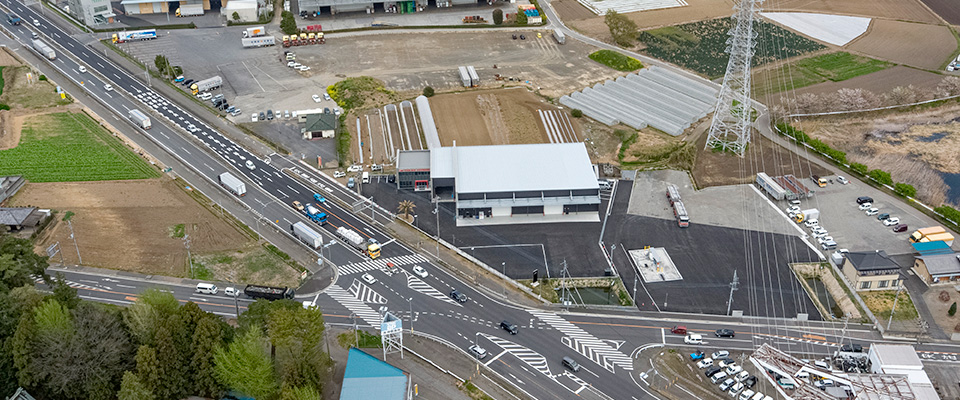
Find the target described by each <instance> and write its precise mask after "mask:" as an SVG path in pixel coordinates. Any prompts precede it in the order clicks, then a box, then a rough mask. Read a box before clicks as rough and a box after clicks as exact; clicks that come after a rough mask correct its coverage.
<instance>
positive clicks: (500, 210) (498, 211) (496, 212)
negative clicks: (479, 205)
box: [491, 207, 511, 217]
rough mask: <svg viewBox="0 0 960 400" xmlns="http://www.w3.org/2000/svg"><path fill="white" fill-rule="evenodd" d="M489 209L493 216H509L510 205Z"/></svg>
mask: <svg viewBox="0 0 960 400" xmlns="http://www.w3.org/2000/svg"><path fill="white" fill-rule="evenodd" d="M491 211H492V214H493V216H494V217H509V216H510V214H511V209H510V207H493V208H491Z"/></svg>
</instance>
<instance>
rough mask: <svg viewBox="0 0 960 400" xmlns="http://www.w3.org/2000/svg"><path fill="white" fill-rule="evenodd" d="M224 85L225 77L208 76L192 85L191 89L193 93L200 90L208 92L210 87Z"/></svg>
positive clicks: (214, 87)
mask: <svg viewBox="0 0 960 400" xmlns="http://www.w3.org/2000/svg"><path fill="white" fill-rule="evenodd" d="M222 85H223V78H221V77H219V76H215V77H213V78H207V79H204V80H202V81H200V82H197V83H194V84H192V85H190V90H192V91H193V94H197V93H200V92H206V91H208V90H210V89H216V88H218V87H220V86H222Z"/></svg>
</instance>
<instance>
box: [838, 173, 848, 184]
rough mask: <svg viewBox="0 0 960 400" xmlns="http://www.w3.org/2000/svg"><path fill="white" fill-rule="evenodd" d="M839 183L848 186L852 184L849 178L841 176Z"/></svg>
mask: <svg viewBox="0 0 960 400" xmlns="http://www.w3.org/2000/svg"><path fill="white" fill-rule="evenodd" d="M837 182H840V184H841V185H846V184H848V183H850V181H848V180H847V178H844V177H842V176H839V175H838V176H837Z"/></svg>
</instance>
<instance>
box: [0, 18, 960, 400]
mask: <svg viewBox="0 0 960 400" xmlns="http://www.w3.org/2000/svg"><path fill="white" fill-rule="evenodd" d="M0 5H3V6H4V7H6V8H7V10H5V11H9V10H10V9H12V10H13V11H14V12H15V13H17V14H18V15H20V16H21V17H23V18H24V19H25V20H27V21H31V20H32V19H38V20H39V21H40V27H39V29H37V28H35V27H33V26H32V25H28V24H26V23H25V24H24V25H21V26H8V25H7V26H5V28H6V29H8V30H9V31H10V32H11V33H12V34H13V35H14V36H15V37H16V39H17V40H18V41H19V42H20V43H22V44H24V45H25V47H26V48H27V49H29V45H28V43H29V41H30V35H31V33H32V32H31V30H33V29H37V30H38V31H39V32H40V35H41V37H42V38H43V39H44V41H46V42H47V43H48V44H56V47H55V50H56V51H57V54H58V57H57V58H56V60H53V61H52V62H51V63H50V64H51V65H52V66H53V67H55V68H56V69H57V70H58V71H59V72H60V73H61V74H62V76H61V77H55V79H57V80H63V79H69V80H72V81H74V82H77V83H78V84H80V85H82V87H83V88H84V89H85V90H86V91H87V92H88V94H90V95H91V96H93V97H95V98H97V99H98V100H99V101H100V102H101V103H103V104H104V105H105V106H106V107H108V108H110V109H111V110H112V111H113V112H114V113H115V114H116V116H115V117H117V118H118V119H126V115H127V111H128V110H130V109H133V108H137V109H140V110H142V111H146V112H148V113H149V114H150V115H151V116H152V117H153V119H154V124H153V128H152V129H150V130H148V131H142V130H139V128H136V127H135V126H134V125H133V124H129V125H122V124H121V125H119V128H120V129H121V130H124V131H133V130H138V131H139V133H140V134H142V135H144V137H147V138H149V139H150V140H151V141H153V142H156V143H158V144H159V145H160V146H162V148H163V149H165V150H166V151H167V152H169V153H170V154H172V155H174V156H176V157H177V158H179V159H180V160H181V161H182V162H183V163H185V164H187V165H189V166H190V167H191V169H192V170H193V171H194V172H196V173H197V174H200V175H202V176H203V177H204V178H205V179H208V180H210V181H211V182H216V181H217V176H218V175H219V174H220V173H223V172H227V171H229V172H231V173H232V174H234V175H237V176H240V177H241V178H242V179H243V180H244V181H245V182H246V183H247V188H248V193H247V195H246V196H244V197H241V198H237V201H239V202H242V203H243V204H246V205H247V206H248V207H249V208H250V209H251V210H253V211H254V212H256V213H259V214H261V215H264V217H265V218H266V219H267V220H270V221H280V222H277V224H278V225H279V227H281V229H286V227H288V226H289V224H290V223H293V222H295V221H304V222H305V223H312V222H310V221H309V220H308V219H306V218H305V217H304V216H303V215H302V214H299V213H297V212H295V210H293V209H292V208H291V207H290V206H289V203H290V202H292V201H294V200H298V201H300V202H302V203H313V202H314V201H313V198H312V195H313V193H315V192H320V193H323V194H324V195H325V196H327V197H329V198H331V200H330V201H327V202H326V203H325V204H323V205H321V208H322V209H323V210H324V211H326V212H327V213H328V214H330V215H331V217H330V222H329V223H328V224H327V225H326V226H324V227H322V228H318V230H320V231H322V232H324V233H325V234H326V235H327V237H328V239H329V238H332V235H331V232H332V230H334V229H336V227H339V226H347V227H349V228H351V229H354V230H356V231H358V232H359V233H360V234H362V235H364V236H365V237H368V238H374V239H376V240H378V241H379V242H380V243H383V244H384V247H383V250H382V257H381V258H379V259H377V260H370V259H369V258H366V257H364V256H363V255H361V254H359V253H357V252H356V251H354V250H353V249H351V248H349V247H347V246H345V245H343V244H342V243H340V242H336V243H338V244H337V245H336V246H331V248H330V250H331V251H330V254H329V259H330V261H331V262H332V263H333V264H335V265H337V267H336V268H337V272H338V273H337V279H336V281H335V282H334V283H333V284H331V285H330V286H328V287H326V288H325V290H324V291H323V292H322V293H321V294H319V295H317V296H316V303H317V305H318V306H319V307H320V308H321V309H322V310H323V312H324V314H325V315H326V318H327V321H328V322H329V323H332V324H340V325H343V326H348V325H352V324H356V325H358V326H361V327H378V326H379V320H380V317H381V312H382V311H389V312H391V313H393V314H395V315H397V316H399V317H401V318H403V320H404V325H405V326H404V329H405V330H407V331H408V332H410V333H414V334H420V335H427V336H430V337H433V338H435V339H437V340H441V341H443V342H446V343H447V344H449V345H450V346H452V347H453V348H456V349H460V350H463V351H464V356H465V357H468V355H467V353H466V352H465V351H466V349H467V348H468V347H469V346H470V345H472V344H479V345H480V346H481V347H483V348H484V349H486V350H487V351H488V352H489V355H488V356H487V357H485V358H484V359H482V360H479V362H480V363H483V364H484V365H486V366H487V367H489V368H490V370H492V371H494V372H495V373H497V374H499V375H500V376H502V377H503V378H504V380H506V381H508V382H511V383H513V384H514V385H515V386H516V387H518V388H519V389H520V390H522V391H524V392H525V393H526V394H527V395H528V396H529V397H531V398H540V399H548V398H596V399H603V398H614V399H632V398H635V399H640V398H654V397H653V396H652V395H651V394H649V393H648V392H647V389H646V387H645V385H644V383H643V380H642V379H640V375H639V374H640V373H642V372H646V371H647V370H648V368H646V367H644V366H642V365H638V363H637V362H636V358H635V357H636V354H637V352H638V351H639V350H640V349H642V348H644V347H645V346H651V345H654V346H658V345H681V344H682V336H678V335H673V334H670V333H669V328H670V327H671V326H673V325H674V324H676V323H685V324H686V325H687V327H688V328H689V329H691V330H692V331H694V332H698V333H707V334H709V333H710V332H712V331H713V330H714V329H717V328H731V329H735V330H736V331H737V337H736V338H729V339H728V338H725V339H719V338H716V339H711V338H708V339H707V341H706V343H705V344H704V345H703V346H702V347H703V348H704V349H705V350H708V349H718V348H725V349H740V350H749V349H753V348H755V347H756V346H758V345H759V344H761V343H771V344H773V345H775V346H776V347H778V348H781V349H784V350H788V351H792V352H803V353H810V354H828V353H831V352H832V351H833V349H835V348H836V345H837V343H840V342H841V341H842V340H841V337H843V336H846V337H848V338H850V337H854V338H858V339H857V341H858V342H860V343H869V342H872V341H875V340H876V339H877V337H876V336H875V335H876V334H875V333H874V332H873V331H872V330H869V329H865V328H863V327H859V326H858V327H856V328H851V329H848V330H846V331H843V330H842V329H841V327H839V326H837V325H834V324H825V323H812V322H811V323H805V322H795V321H782V320H760V321H757V322H755V323H752V324H745V323H742V322H723V323H721V322H717V321H710V319H712V318H713V317H706V316H690V317H686V319H689V320H687V321H684V320H683V319H684V318H681V319H680V320H666V319H661V318H649V317H638V316H630V315H627V316H618V315H589V314H578V313H565V312H559V313H558V312H556V311H548V310H541V309H533V308H527V307H521V306H517V305H515V304H511V303H507V302H504V301H503V300H502V297H501V296H498V295H497V294H496V293H489V292H486V291H484V290H481V289H478V288H475V287H474V286H473V285H470V284H468V283H466V282H462V281H460V280H459V279H458V278H457V277H455V276H454V275H452V274H450V273H448V272H447V271H445V270H444V269H443V268H441V267H438V266H437V265H435V264H434V263H432V262H431V261H430V260H429V259H428V258H427V257H426V256H425V255H422V254H419V253H417V252H416V251H413V250H412V249H410V248H408V247H406V246H405V245H404V244H402V243H399V242H396V241H393V240H392V239H391V238H389V237H388V236H386V235H385V234H384V233H383V232H382V231H381V230H379V229H377V228H376V227H375V226H372V225H371V224H368V223H367V222H366V221H365V220H364V219H361V218H358V217H357V216H356V215H354V214H352V213H351V212H349V211H348V210H347V209H345V208H344V207H341V206H340V205H339V204H340V203H339V202H338V201H335V200H332V199H334V198H338V199H340V201H342V202H343V204H351V203H352V202H354V201H355V197H352V196H353V195H352V194H351V193H347V192H346V191H345V190H343V189H342V188H340V187H339V186H338V185H337V184H335V182H333V181H331V180H329V179H328V178H327V177H325V176H323V175H322V174H316V173H314V172H311V171H309V170H306V169H305V168H302V167H298V166H297V164H295V163H290V161H289V160H287V159H283V158H282V157H280V156H277V155H270V156H267V157H258V156H256V155H254V154H252V153H250V152H249V151H247V150H246V149H244V148H242V147H241V146H239V145H237V144H236V143H234V142H232V141H230V140H229V139H227V138H226V137H225V136H224V135H222V134H221V133H219V132H217V131H216V130H214V129H212V128H211V127H209V126H208V125H206V124H204V123H203V122H202V121H201V120H200V119H199V118H197V117H196V115H195V114H193V113H192V112H191V111H188V110H186V109H185V108H196V109H198V110H199V111H198V112H207V111H206V110H202V109H201V108H200V107H198V106H196V105H195V104H192V103H189V102H184V103H187V105H179V104H176V101H183V100H184V99H176V101H171V99H167V98H164V97H162V96H160V95H159V94H157V93H156V92H155V91H153V90H151V89H150V88H149V87H148V86H147V85H145V84H144V83H142V82H141V81H139V80H138V79H137V78H135V77H134V76H132V75H131V74H130V73H129V72H128V71H125V70H123V69H121V68H119V67H117V66H115V65H114V64H112V63H110V62H109V61H107V60H106V59H104V58H103V57H101V55H100V54H99V53H97V52H95V51H93V50H92V49H91V48H88V47H86V46H84V45H83V44H81V42H80V41H79V40H77V39H76V38H74V37H71V36H69V35H67V34H66V33H65V32H64V31H63V30H61V29H60V28H59V27H57V26H56V25H55V24H51V23H50V22H49V21H48V20H46V19H45V18H44V16H43V15H40V14H39V13H37V12H35V11H34V10H33V9H31V8H29V7H26V6H24V5H23V4H22V3H20V2H16V1H12V0H0ZM81 65H84V66H86V68H87V69H88V71H89V72H87V73H81V72H80V71H79V67H80V66H81ZM106 84H110V85H112V86H113V88H114V89H113V90H105V88H104V86H105V85H106ZM103 117H106V116H103ZM190 125H194V126H195V127H197V129H196V130H195V131H194V132H191V131H190V130H188V127H189V126H190ZM128 136H130V137H138V136H139V135H128ZM247 160H250V161H252V162H253V163H254V166H255V168H254V169H248V168H246V167H244V163H245V162H246V161H247ZM294 168H297V171H293V169H294ZM291 173H293V174H296V175H297V176H298V177H299V178H300V179H294V178H293V177H291V175H290V174H291ZM307 182H309V183H307ZM328 188H329V190H327V189H328ZM255 229H259V225H258V226H257V227H255ZM316 254H317V255H318V256H319V253H316ZM388 263H390V264H392V265H393V266H392V267H391V266H388ZM415 265H419V266H421V267H423V268H424V269H425V270H426V271H427V275H426V276H419V275H417V274H415V273H413V267H414V266H415ZM56 271H60V272H64V273H65V275H66V278H67V279H68V280H69V281H70V282H71V285H72V286H74V287H76V288H77V289H78V290H79V293H80V295H81V297H82V298H84V299H87V300H91V301H100V302H106V303H113V304H120V305H124V304H129V303H130V302H132V301H135V299H136V298H137V296H138V295H139V293H141V292H142V291H143V290H146V289H148V288H153V287H159V288H161V289H164V290H169V291H170V292H172V293H173V294H174V295H175V296H176V297H177V298H178V299H180V300H181V301H184V302H186V301H193V302H196V303H198V304H199V305H200V306H201V307H202V308H203V309H205V310H208V311H211V312H214V313H217V314H219V315H224V316H232V315H234V314H236V312H237V311H239V312H243V310H244V309H245V308H246V305H247V304H249V302H250V300H249V299H245V298H241V299H236V298H228V297H226V296H225V295H222V294H218V295H212V296H211V295H201V294H198V293H196V292H195V290H194V285H195V283H194V282H190V281H183V282H182V283H179V284H172V283H162V282H160V281H155V280H151V279H149V277H145V276H144V277H136V276H129V277H124V278H120V277H116V276H103V275H91V274H88V273H81V272H77V271H75V270H71V269H67V270H55V271H51V272H56ZM365 274H369V275H370V277H372V278H373V279H375V281H373V282H367V281H365V280H364V279H362V277H363V276H364V275H365ZM454 288H455V289H457V290H459V291H460V292H462V293H464V294H465V295H466V296H467V297H468V301H467V302H466V303H463V304H461V303H458V302H456V301H454V300H452V299H451V298H450V297H449V296H448V294H449V293H450V291H451V290H452V289H454ZM221 293H222V292H221ZM299 297H301V298H303V299H307V300H312V299H314V294H305V293H301V295H300V296H299ZM719 319H721V320H722V319H723V318H719ZM503 320H507V321H510V322H512V323H514V324H517V325H518V326H520V330H519V333H518V334H516V335H511V334H509V333H508V332H506V331H504V330H502V329H500V328H499V324H500V321H503ZM731 321H732V320H731ZM408 334H409V333H408ZM923 349H924V351H925V352H928V353H930V354H939V355H937V356H936V357H951V356H952V357H954V359H956V353H953V352H954V351H955V348H954V347H950V346H948V345H935V346H925V347H924V348H923ZM935 352H936V353H935ZM563 356H570V357H572V358H574V359H575V360H577V361H578V362H579V363H580V364H581V365H582V366H583V369H582V370H581V371H580V372H578V373H573V372H571V371H568V370H566V369H564V368H563V367H562V366H561V364H560V360H561V358H562V357H563ZM925 358H928V357H925ZM464 360H467V358H465V359H464ZM947 360H949V358H948V359H947Z"/></svg>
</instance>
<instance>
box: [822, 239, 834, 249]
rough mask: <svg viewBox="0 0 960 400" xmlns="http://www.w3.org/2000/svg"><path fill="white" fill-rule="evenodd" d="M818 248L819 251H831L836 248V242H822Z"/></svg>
mask: <svg viewBox="0 0 960 400" xmlns="http://www.w3.org/2000/svg"><path fill="white" fill-rule="evenodd" d="M820 248H821V249H824V250H833V249H835V248H837V242H835V241H833V240H828V241H826V242H824V243H823V244H821V245H820Z"/></svg>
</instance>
